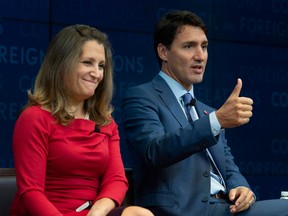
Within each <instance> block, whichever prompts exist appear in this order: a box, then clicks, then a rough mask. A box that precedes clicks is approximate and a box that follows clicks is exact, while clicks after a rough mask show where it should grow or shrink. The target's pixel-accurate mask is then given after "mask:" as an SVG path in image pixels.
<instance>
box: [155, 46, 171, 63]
mask: <svg viewBox="0 0 288 216" xmlns="http://www.w3.org/2000/svg"><path fill="white" fill-rule="evenodd" d="M167 51H168V50H167V47H166V46H164V45H163V44H161V43H160V44H158V46H157V52H158V56H159V58H161V59H162V61H164V62H166V61H167Z"/></svg>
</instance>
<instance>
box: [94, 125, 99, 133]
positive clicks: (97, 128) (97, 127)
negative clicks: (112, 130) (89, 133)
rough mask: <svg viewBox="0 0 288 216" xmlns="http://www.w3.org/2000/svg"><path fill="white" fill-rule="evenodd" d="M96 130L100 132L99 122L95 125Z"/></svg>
mask: <svg viewBox="0 0 288 216" xmlns="http://www.w3.org/2000/svg"><path fill="white" fill-rule="evenodd" d="M94 132H95V133H100V128H99V126H98V125H97V124H96V125H95V128H94Z"/></svg>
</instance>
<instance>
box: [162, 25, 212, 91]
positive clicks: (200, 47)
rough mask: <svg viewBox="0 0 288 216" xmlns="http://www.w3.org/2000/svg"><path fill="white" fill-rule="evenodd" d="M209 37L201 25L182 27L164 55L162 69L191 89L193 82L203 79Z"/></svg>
mask: <svg viewBox="0 0 288 216" xmlns="http://www.w3.org/2000/svg"><path fill="white" fill-rule="evenodd" d="M207 47H208V39H207V37H206V35H205V32H204V31H203V30H202V29H201V28H200V27H194V26H190V25H185V26H183V27H181V28H180V30H179V31H178V33H177V34H176V37H175V39H174V41H173V42H172V44H171V47H170V49H167V48H166V51H165V54H164V59H163V57H162V60H164V61H163V63H162V70H163V71H164V72H166V73H167V74H168V75H169V76H171V77H172V78H173V79H175V80H176V81H177V82H179V83H180V84H181V85H182V86H183V87H184V88H185V89H187V90H190V89H191V86H192V84H196V83H200V82H201V81H202V79H203V75H204V71H205V67H206V63H207V59H208V52H207Z"/></svg>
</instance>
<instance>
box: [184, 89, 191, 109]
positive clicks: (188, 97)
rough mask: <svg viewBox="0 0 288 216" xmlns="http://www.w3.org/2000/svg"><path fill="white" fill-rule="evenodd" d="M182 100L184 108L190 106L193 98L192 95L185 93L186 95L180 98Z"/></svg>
mask: <svg viewBox="0 0 288 216" xmlns="http://www.w3.org/2000/svg"><path fill="white" fill-rule="evenodd" d="M182 98H183V101H184V105H185V106H188V105H190V106H191V101H192V99H193V97H192V95H191V94H190V93H188V92H187V93H186V94H184V95H183V96H182Z"/></svg>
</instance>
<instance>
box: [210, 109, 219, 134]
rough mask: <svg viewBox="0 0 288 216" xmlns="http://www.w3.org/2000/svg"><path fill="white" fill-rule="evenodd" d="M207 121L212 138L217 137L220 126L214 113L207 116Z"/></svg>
mask: <svg viewBox="0 0 288 216" xmlns="http://www.w3.org/2000/svg"><path fill="white" fill-rule="evenodd" d="M209 120H210V126H211V131H212V133H213V135H214V136H217V135H219V133H220V130H221V125H220V123H219V121H218V119H217V117H216V113H215V111H214V112H212V113H210V114H209Z"/></svg>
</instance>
